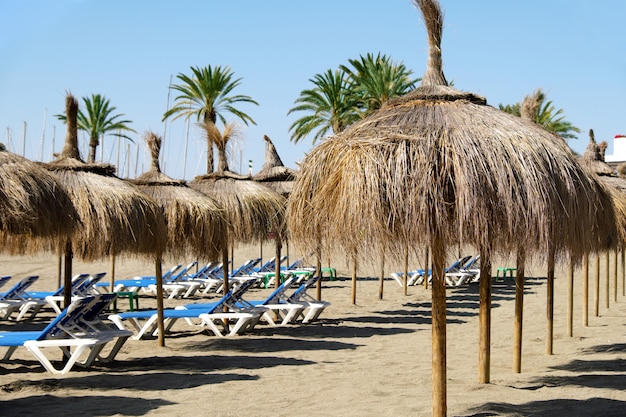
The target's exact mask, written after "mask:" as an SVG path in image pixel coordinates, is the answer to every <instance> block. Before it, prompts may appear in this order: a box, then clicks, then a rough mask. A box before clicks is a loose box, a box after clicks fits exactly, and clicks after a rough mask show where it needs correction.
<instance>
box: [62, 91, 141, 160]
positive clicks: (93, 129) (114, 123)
mask: <svg viewBox="0 0 626 417" xmlns="http://www.w3.org/2000/svg"><path fill="white" fill-rule="evenodd" d="M83 103H84V104H85V108H86V109H87V113H85V112H83V111H82V110H78V116H77V124H78V129H80V130H83V131H85V132H87V133H88V134H89V156H88V158H87V162H95V161H96V149H97V148H98V146H99V145H100V138H101V137H104V135H106V134H112V135H113V136H117V137H120V138H124V139H128V140H130V141H131V142H132V141H133V140H132V139H131V138H130V137H128V136H127V135H126V134H125V132H135V131H134V130H133V129H131V128H130V127H129V126H128V124H129V123H132V122H131V121H130V120H119V118H120V117H123V116H124V114H122V113H120V114H113V112H115V110H117V108H116V107H114V106H111V104H110V103H111V102H110V100H109V99H108V98H106V97H104V96H103V95H100V94H92V95H91V97H83ZM56 117H57V118H58V119H59V120H62V121H63V122H66V120H67V119H66V116H65V114H57V115H56Z"/></svg>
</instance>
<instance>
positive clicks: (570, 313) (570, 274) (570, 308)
mask: <svg viewBox="0 0 626 417" xmlns="http://www.w3.org/2000/svg"><path fill="white" fill-rule="evenodd" d="M567 335H568V336H569V337H572V336H573V335H574V260H573V259H570V263H569V267H568V268H567Z"/></svg>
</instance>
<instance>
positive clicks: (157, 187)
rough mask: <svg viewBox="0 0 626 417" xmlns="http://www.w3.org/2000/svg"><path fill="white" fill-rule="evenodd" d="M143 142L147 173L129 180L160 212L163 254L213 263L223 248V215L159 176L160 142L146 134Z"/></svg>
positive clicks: (203, 199) (212, 204)
mask: <svg viewBox="0 0 626 417" xmlns="http://www.w3.org/2000/svg"><path fill="white" fill-rule="evenodd" d="M145 140H146V143H147V145H148V148H149V149H150V152H151V156H152V166H151V168H150V170H149V171H148V172H146V173H144V174H142V175H141V176H139V177H138V178H137V179H135V180H131V182H132V183H133V184H135V185H136V186H137V187H138V188H139V189H140V190H142V191H143V192H144V193H146V194H147V195H149V196H150V197H151V198H152V199H154V200H155V201H156V202H157V203H158V204H159V205H160V206H161V207H162V209H163V211H164V213H165V219H166V223H167V253H168V254H169V255H171V256H173V257H178V258H181V257H188V256H193V257H196V258H200V259H207V260H212V259H217V258H218V255H219V254H220V248H221V247H222V245H223V244H224V243H223V242H222V240H223V238H224V231H225V228H226V221H225V219H224V211H223V210H222V208H221V207H220V206H219V204H218V203H217V202H216V201H215V200H214V199H213V198H211V197H208V196H206V195H204V194H202V193H200V192H198V191H196V190H194V189H192V188H190V187H188V186H187V183H186V182H185V181H184V180H174V179H172V178H170V177H168V176H167V175H165V174H163V173H162V172H161V169H160V167H159V153H160V150H161V138H160V137H159V136H157V135H156V134H155V133H153V132H147V133H146V135H145Z"/></svg>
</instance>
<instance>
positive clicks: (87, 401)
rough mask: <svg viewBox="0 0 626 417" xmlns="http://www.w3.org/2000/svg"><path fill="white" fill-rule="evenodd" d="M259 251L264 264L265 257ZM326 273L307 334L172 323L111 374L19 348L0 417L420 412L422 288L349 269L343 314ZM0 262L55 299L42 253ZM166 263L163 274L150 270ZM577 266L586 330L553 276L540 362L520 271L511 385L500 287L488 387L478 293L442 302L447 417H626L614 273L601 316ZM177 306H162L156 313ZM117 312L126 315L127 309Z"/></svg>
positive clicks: (625, 355)
mask: <svg viewBox="0 0 626 417" xmlns="http://www.w3.org/2000/svg"><path fill="white" fill-rule="evenodd" d="M264 249H265V252H266V253H264V257H268V256H272V254H271V253H269V254H268V253H267V252H270V250H268V248H264ZM258 253H259V249H258V248H254V247H244V248H240V249H238V251H237V252H236V258H235V259H236V260H235V264H237V265H238V264H240V263H241V262H243V261H244V260H245V259H248V258H249V257H253V256H258ZM292 256H293V257H295V255H294V254H292ZM188 261H190V260H181V263H182V262H188ZM332 262H333V266H335V267H336V268H337V269H338V274H339V278H338V279H337V280H335V281H328V280H327V281H324V282H323V292H322V298H323V299H324V300H326V301H330V302H331V303H332V305H331V306H330V307H328V308H327V309H326V311H325V312H324V313H323V314H322V316H321V317H320V320H318V321H317V322H315V323H310V324H306V325H304V324H295V325H289V326H286V327H275V328H271V327H268V326H266V325H262V324H260V325H259V326H257V327H256V328H255V330H254V331H253V333H251V334H247V335H244V336H239V337H234V338H217V337H215V336H212V335H210V334H209V333H208V331H207V330H203V329H201V328H197V327H192V326H189V325H187V324H185V323H183V322H178V323H177V324H176V325H175V326H174V328H173V329H172V333H170V334H168V335H167V338H166V345H167V346H166V347H163V348H161V347H158V345H157V342H156V340H155V339H149V340H129V341H128V342H127V343H126V344H125V345H124V347H123V349H122V351H121V352H120V354H119V355H118V357H117V360H116V361H115V362H114V363H112V364H109V365H96V366H93V367H91V368H89V369H82V368H75V370H74V371H72V372H71V373H69V374H68V375H65V376H60V377H55V376H53V375H51V374H49V373H47V372H46V371H45V370H44V369H43V367H42V366H41V365H40V364H39V362H37V361H36V360H35V359H34V357H33V356H31V354H30V353H29V352H28V351H27V350H26V349H24V348H20V349H18V351H17V352H16V353H15V354H14V356H13V358H12V360H11V361H10V362H8V363H7V362H4V363H2V364H0V375H1V378H0V387H1V388H2V389H1V391H0V416H18V415H19V416H30V415H33V416H67V415H76V416H111V415H115V416H275V417H278V416H289V417H291V416H428V415H431V409H432V408H431V407H432V400H431V398H432V393H431V369H432V364H431V326H430V322H431V313H430V290H429V289H428V290H426V289H424V288H423V287H409V290H408V296H405V295H404V294H403V290H402V289H401V288H400V287H399V286H398V285H397V284H396V282H395V281H393V280H392V279H391V278H389V272H392V271H395V270H400V269H401V267H397V266H394V265H389V266H388V270H387V271H386V276H387V278H386V279H385V281H384V298H383V299H382V300H380V299H378V291H379V281H378V275H379V272H378V271H379V268H375V267H368V268H363V270H360V271H359V276H360V279H359V280H358V282H357V303H356V305H352V304H351V281H350V278H348V277H349V276H350V272H349V271H350V269H349V267H348V266H347V265H346V263H345V262H344V261H343V260H342V259H337V260H333V261H332ZM504 262H507V264H508V265H512V264H514V262H512V261H511V260H509V261H503V260H500V261H496V262H494V271H495V267H496V266H504ZM602 262H604V261H603V260H602ZM612 262H613V261H612V260H611V263H612ZM0 265H1V268H2V271H1V273H2V274H7V275H13V277H14V278H13V279H14V280H16V279H18V278H22V277H24V276H26V275H29V274H38V275H40V276H41V279H40V280H39V281H38V282H37V284H36V285H35V287H34V289H37V290H52V289H54V288H56V282H57V259H56V257H54V256H50V255H41V256H37V257H8V256H3V257H0ZM169 266H170V264H169V263H166V264H165V265H164V270H165V269H167V268H168V267H169ZM591 269H592V271H591V273H590V276H591V280H590V314H589V326H588V327H583V326H582V312H581V311H582V308H581V303H582V296H581V287H582V274H581V271H580V270H578V271H576V275H575V278H576V281H575V289H574V291H575V292H574V315H573V317H574V330H573V337H569V336H567V334H566V329H567V327H566V325H567V314H566V311H567V279H566V268H565V266H564V265H560V266H557V270H556V280H555V294H556V297H555V305H554V311H555V321H554V354H553V355H546V285H545V268H544V267H543V266H542V265H530V266H528V268H527V276H528V277H529V278H528V280H527V285H526V295H525V304H524V339H523V340H524V343H523V359H522V373H520V374H517V373H514V372H513V371H512V361H513V342H512V341H513V323H514V320H513V319H514V296H515V286H514V283H513V282H511V281H510V280H509V281H506V282H504V283H494V287H493V309H492V330H491V337H492V344H491V382H490V383H489V384H480V383H478V349H477V344H478V285H477V284H472V285H468V286H464V287H462V288H456V289H450V290H449V291H448V327H447V331H448V336H447V338H448V340H447V372H448V374H447V380H448V389H447V399H448V415H451V416H498V415H502V416H563V417H565V416H568V417H569V416H623V415H626V336H625V335H626V328H625V325H626V297H624V296H623V295H622V286H621V272H620V278H619V285H618V298H617V302H615V301H614V300H613V283H612V281H611V287H610V301H609V308H607V307H606V305H605V299H606V297H605V284H604V280H605V279H606V278H605V276H604V270H605V268H604V266H602V268H601V270H602V272H603V274H602V277H601V285H600V307H599V316H596V315H595V314H594V296H593V294H594V284H593V277H594V275H593V274H594V269H593V268H591ZM611 270H612V267H611ZM74 271H75V272H89V273H96V272H101V271H110V262H108V261H107V262H102V263H81V262H79V261H75V264H74ZM153 271H154V266H153V264H152V263H150V262H149V261H146V260H119V261H118V262H116V276H117V277H118V278H123V277H132V276H135V275H140V274H144V275H145V274H153ZM611 279H612V278H611ZM13 282H14V281H13ZM9 285H10V284H9ZM5 288H6V287H5ZM269 291H270V290H266V289H254V290H252V294H253V295H254V296H255V297H252V296H251V297H250V298H258V299H262V298H264V297H265V296H266V295H267V294H269ZM215 298H217V295H211V296H209V297H196V298H195V299H194V300H192V301H197V300H212V299H215ZM186 302H189V300H166V301H165V305H166V307H172V306H175V305H178V304H183V303H186ZM155 303H156V301H155V299H154V297H148V296H143V297H142V298H141V300H140V306H141V307H142V308H148V307H152V306H154V305H155ZM119 307H120V308H122V309H127V308H128V302H127V300H121V301H120V302H119ZM51 317H52V314H51V313H50V312H42V313H40V314H39V315H38V316H37V318H36V319H35V320H34V321H32V322H25V323H14V322H7V321H0V330H15V329H27V328H41V327H43V326H44V325H45V323H46V322H48V321H49V320H50V319H51ZM3 352H4V351H3Z"/></svg>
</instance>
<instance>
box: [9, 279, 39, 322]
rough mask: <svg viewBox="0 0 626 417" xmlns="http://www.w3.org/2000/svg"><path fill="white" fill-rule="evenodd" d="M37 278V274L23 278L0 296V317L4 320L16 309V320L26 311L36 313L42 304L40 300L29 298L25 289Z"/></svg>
mask: <svg viewBox="0 0 626 417" xmlns="http://www.w3.org/2000/svg"><path fill="white" fill-rule="evenodd" d="M38 279H39V276H37V275H31V276H28V277H26V278H23V279H21V280H20V281H19V282H17V283H16V284H15V285H14V286H13V287H11V288H10V289H9V290H8V291H7V292H5V293H4V295H3V296H2V297H0V319H2V320H6V319H8V318H10V317H11V315H12V314H13V313H14V312H16V311H19V314H18V316H17V318H16V320H21V319H22V318H23V317H24V315H25V314H26V313H27V312H28V311H33V313H32V315H34V314H36V312H37V311H38V310H39V309H40V308H41V306H42V305H43V304H42V302H40V300H30V299H29V298H30V297H29V295H28V293H27V292H26V290H27V289H28V288H29V287H30V286H31V285H33V284H34V283H35V281H37V280H38ZM32 315H31V317H32Z"/></svg>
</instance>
